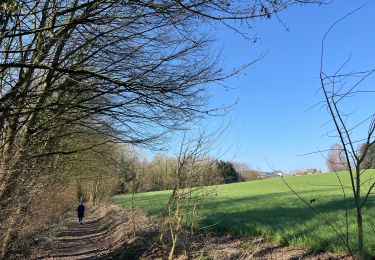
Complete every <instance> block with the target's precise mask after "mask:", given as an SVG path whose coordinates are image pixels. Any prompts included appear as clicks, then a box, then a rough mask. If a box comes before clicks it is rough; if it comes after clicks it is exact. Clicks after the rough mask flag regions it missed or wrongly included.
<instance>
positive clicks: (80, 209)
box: [77, 205, 85, 218]
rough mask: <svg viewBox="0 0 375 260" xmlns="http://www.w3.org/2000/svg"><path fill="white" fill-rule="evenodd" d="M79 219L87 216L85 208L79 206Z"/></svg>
mask: <svg viewBox="0 0 375 260" xmlns="http://www.w3.org/2000/svg"><path fill="white" fill-rule="evenodd" d="M77 212H78V217H79V218H83V217H84V216H85V206H83V205H79V206H78V208H77Z"/></svg>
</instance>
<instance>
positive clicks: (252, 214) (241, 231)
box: [199, 194, 375, 252]
mask: <svg viewBox="0 0 375 260" xmlns="http://www.w3.org/2000/svg"><path fill="white" fill-rule="evenodd" d="M280 195H281V194H274V195H265V196H262V195H258V196H249V197H243V198H241V199H238V200H236V201H232V200H223V199H221V200H220V201H216V202H212V203H205V205H204V211H205V212H204V214H202V215H203V216H202V219H201V220H200V223H199V226H200V227H201V228H204V229H207V230H210V231H213V232H219V233H231V234H233V235H265V236H266V237H268V238H270V239H272V240H276V241H277V242H279V243H281V244H283V245H298V246H307V247H310V248H312V249H313V250H317V251H320V250H323V251H332V250H335V249H336V250H337V249H344V250H345V245H344V242H343V236H345V232H346V228H345V227H346V226H345V225H346V224H345V223H346V222H345V202H344V201H343V200H342V198H340V196H334V197H333V196H331V197H329V198H328V199H327V200H325V201H324V202H319V203H316V202H315V204H314V202H312V206H314V207H316V209H317V210H319V212H321V213H322V216H320V215H318V214H317V213H315V212H314V211H313V210H312V209H310V208H309V207H308V206H307V205H306V204H304V203H303V202H302V201H301V200H299V199H298V198H295V199H294V198H290V199H291V200H293V203H290V201H289V203H288V205H286V206H285V205H283V204H278V205H277V203H275V204H271V203H270V202H272V201H274V200H276V201H277V200H278V198H280ZM262 200H263V201H265V204H264V206H263V207H262V206H260V205H259V201H262ZM254 201H256V203H258V204H257V206H256V207H253V208H251V207H250V206H249V208H251V209H249V208H247V209H246V208H243V209H241V208H240V207H239V208H238V209H237V210H236V209H235V208H234V209H233V208H231V206H232V205H233V204H234V203H236V204H237V205H239V204H241V203H243V204H244V205H245V204H246V203H248V204H249V205H251V203H254ZM267 203H268V204H267ZM308 203H310V201H308ZM276 205H277V206H276ZM347 209H348V213H349V218H348V219H349V220H348V221H349V237H350V242H351V243H352V245H355V239H356V233H355V232H356V224H355V204H354V201H353V200H348V201H347ZM374 209H375V207H374V203H370V204H369V205H368V206H367V209H366V211H365V213H364V218H374V217H375V210H374ZM330 224H331V225H334V226H335V228H336V229H337V230H338V231H339V232H340V233H341V234H340V235H339V234H337V233H336V232H335V231H334V230H333V228H332V227H331V226H330ZM367 224H368V225H366V227H365V233H366V240H367V245H366V249H367V251H368V252H371V251H373V250H374V248H375V241H374V239H373V236H374V234H373V232H372V230H371V228H370V225H369V223H367Z"/></svg>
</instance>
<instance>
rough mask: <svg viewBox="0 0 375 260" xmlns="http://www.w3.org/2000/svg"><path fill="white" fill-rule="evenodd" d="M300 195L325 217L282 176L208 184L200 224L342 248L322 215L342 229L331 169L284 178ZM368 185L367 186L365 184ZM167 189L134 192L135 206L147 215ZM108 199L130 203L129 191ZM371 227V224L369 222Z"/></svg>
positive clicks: (371, 216) (369, 212)
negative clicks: (329, 171) (224, 183)
mask: <svg viewBox="0 0 375 260" xmlns="http://www.w3.org/2000/svg"><path fill="white" fill-rule="evenodd" d="M339 175H340V176H341V177H342V178H343V179H344V184H345V185H347V186H348V187H347V188H346V194H347V196H349V197H351V196H352V193H351V190H350V182H349V178H347V173H345V172H343V173H340V174H339ZM371 177H375V170H371V171H367V172H366V173H365V174H364V176H363V178H364V180H365V179H368V178H371ZM284 180H285V181H287V182H288V183H289V184H290V186H291V187H292V188H293V189H294V190H295V191H297V192H298V193H299V194H300V195H301V196H302V197H303V198H304V199H306V200H308V201H310V200H312V199H316V200H315V201H314V202H313V203H312V205H313V206H314V207H316V208H317V209H318V210H320V211H322V212H323V215H324V218H322V217H320V216H319V215H317V214H316V213H314V212H313V211H312V210H311V209H310V208H309V207H307V206H306V205H305V204H304V203H303V202H302V201H301V200H300V199H298V198H297V197H296V196H295V195H294V194H293V193H292V192H291V191H290V189H288V187H287V186H286V185H285V184H284V183H283V181H282V180H281V179H267V180H260V181H252V182H242V183H234V184H226V185H218V186H214V187H209V189H212V193H211V195H210V196H209V197H208V198H206V199H205V200H204V201H203V202H202V205H201V211H200V215H199V226H200V227H201V228H203V227H207V226H210V228H211V230H213V231H217V232H230V233H232V234H241V235H243V234H244V235H259V234H264V235H266V236H267V237H268V238H270V239H272V240H275V241H277V242H279V243H282V244H290V245H297V246H307V247H309V248H312V249H315V250H330V251H342V250H344V247H343V246H342V244H341V243H340V240H339V238H338V237H337V235H336V234H335V232H333V230H332V228H331V227H329V226H328V225H327V224H325V222H324V219H327V220H328V221H329V222H330V223H332V224H334V225H335V226H337V227H338V229H340V230H341V231H343V230H345V229H344V226H345V203H344V201H343V192H342V190H341V187H339V186H337V185H338V181H337V177H336V175H335V174H319V175H308V176H298V177H297V176H296V177H286V178H284ZM366 187H368V185H366ZM169 194H170V192H169V191H161V192H147V193H142V194H137V195H136V197H135V201H136V202H135V203H136V206H137V207H139V208H141V209H143V210H145V211H146V212H147V213H148V214H157V213H158V212H160V211H161V210H162V209H163V207H164V206H165V204H166V202H167V199H168V195H169ZM113 200H114V201H115V202H116V203H118V204H120V205H122V206H124V207H129V206H130V196H129V195H118V196H115V197H114V198H113ZM347 207H348V209H349V232H350V233H351V236H352V237H353V238H355V231H356V224H355V209H354V202H353V201H352V200H350V201H348V205H347ZM363 218H364V221H365V223H366V225H365V235H366V241H367V244H366V249H367V252H369V253H373V252H375V230H373V229H372V227H371V225H370V224H369V220H371V221H372V222H373V223H374V224H375V200H374V198H371V200H370V201H369V202H368V204H367V205H366V207H365V208H364V217H363ZM374 228H375V227H374Z"/></svg>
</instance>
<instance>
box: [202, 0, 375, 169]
mask: <svg viewBox="0 0 375 260" xmlns="http://www.w3.org/2000/svg"><path fill="white" fill-rule="evenodd" d="M364 3H366V4H367V5H366V6H365V7H363V8H362V9H361V10H360V11H358V12H357V13H355V14H353V15H351V16H350V17H348V18H347V19H345V20H344V21H343V22H341V23H340V24H338V25H337V27H335V30H334V31H333V32H332V33H331V34H330V35H329V38H328V39H327V44H326V56H325V61H326V62H325V66H326V68H327V71H329V72H332V71H334V70H335V69H336V68H338V67H339V66H340V65H341V64H342V63H343V62H344V61H345V59H346V58H347V56H348V55H349V53H351V62H350V64H349V66H348V71H351V70H361V69H368V68H369V67H371V66H374V67H375V52H374V46H375V36H374V28H375V18H374V14H375V1H344V0H340V1H339V0H336V1H333V3H332V4H329V5H324V6H302V7H294V8H291V9H289V10H287V11H284V12H283V13H281V14H280V18H281V19H282V21H283V23H285V24H286V26H287V27H288V28H289V30H286V29H285V27H284V26H283V25H282V24H281V23H280V22H279V21H278V20H277V19H275V18H273V19H270V20H268V19H263V20H258V21H256V22H254V23H253V28H252V29H251V30H249V31H247V32H248V33H249V35H256V36H257V37H259V38H260V39H259V40H258V41H257V43H256V44H255V45H254V44H252V43H250V42H249V41H247V40H245V39H243V38H242V37H241V36H240V35H238V34H236V33H235V32H233V31H230V30H227V29H224V28H220V29H218V30H217V32H216V37H217V39H218V42H217V46H218V48H221V47H223V63H224V64H225V67H227V68H228V69H229V68H231V67H234V66H238V65H240V64H243V63H246V62H248V61H250V60H252V59H254V58H256V57H257V56H258V55H260V54H262V53H265V52H267V55H266V57H265V58H264V59H262V60H261V61H259V62H257V63H256V64H254V65H252V66H251V67H249V68H248V69H246V71H244V73H243V74H241V75H240V76H238V77H236V78H232V79H230V80H227V81H226V85H227V86H229V87H231V88H233V89H230V90H228V91H227V90H223V89H220V88H211V92H210V95H211V96H212V99H211V104H212V105H214V106H219V105H223V104H224V105H225V104H231V103H233V102H235V101H236V100H238V104H237V105H236V106H235V107H234V108H233V109H232V111H231V112H230V113H229V114H228V115H227V116H226V119H225V121H226V122H230V127H229V129H228V130H227V134H226V138H225V140H223V141H222V142H221V143H220V146H221V147H222V148H223V150H225V148H228V147H229V148H228V149H229V151H227V152H226V153H225V155H224V156H223V158H224V159H228V160H234V161H240V162H244V163H247V164H249V165H250V166H252V167H253V168H259V169H262V170H265V171H268V170H270V168H269V167H268V164H267V161H269V162H271V163H272V164H273V165H274V167H275V168H277V169H281V170H284V171H292V170H295V169H303V168H310V167H315V168H318V169H321V170H325V160H324V158H323V157H322V156H321V155H320V154H315V155H309V156H297V155H299V154H304V153H309V152H314V151H317V150H318V149H327V148H329V147H330V146H331V145H332V144H333V143H335V142H337V139H335V138H329V137H327V136H326V135H325V134H326V133H327V132H328V131H329V130H331V129H332V125H331V124H329V125H325V123H326V122H327V120H329V117H328V114H327V111H326V110H324V109H322V110H318V109H313V110H310V111H308V112H306V113H304V112H305V111H306V109H308V108H309V107H311V106H313V105H314V104H316V103H318V102H319V101H321V100H322V98H323V96H322V93H321V91H320V90H319V87H320V82H319V78H318V77H319V69H320V44H321V39H322V37H323V35H324V33H325V31H326V30H327V29H328V28H329V27H330V26H331V25H332V24H333V23H334V22H335V21H336V20H337V19H339V18H340V17H342V16H343V15H345V14H347V13H349V12H350V11H353V10H354V9H356V8H358V7H360V6H361V5H362V4H364ZM373 82H374V81H373ZM364 84H368V87H369V88H371V85H370V84H371V79H370V80H369V81H367V82H365V83H364ZM371 99H373V97H372V96H371V97H370V95H368V96H366V97H361V98H360V99H359V98H357V100H356V99H355V98H354V99H353V100H351V101H349V102H347V103H346V104H345V103H344V105H346V107H347V109H348V111H349V110H350V109H357V110H356V113H354V114H353V115H352V116H351V117H350V120H351V121H350V122H352V124H355V123H356V122H358V121H359V120H361V119H362V118H363V117H364V116H365V114H364V113H365V112H368V110H369V109H371V108H373V105H372V103H371ZM356 101H357V103H355V102H356ZM365 101H366V102H365ZM349 112H352V111H351V110H350V111H349ZM222 122H223V119H222V118H214V119H210V120H209V124H210V125H211V126H212V127H213V128H214V126H215V125H219V124H222ZM206 123H207V122H206ZM354 134H356V133H354Z"/></svg>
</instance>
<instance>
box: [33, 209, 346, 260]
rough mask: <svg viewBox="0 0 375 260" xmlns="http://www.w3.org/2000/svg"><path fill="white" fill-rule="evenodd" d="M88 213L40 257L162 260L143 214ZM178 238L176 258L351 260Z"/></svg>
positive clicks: (226, 239) (217, 239)
mask: <svg viewBox="0 0 375 260" xmlns="http://www.w3.org/2000/svg"><path fill="white" fill-rule="evenodd" d="M87 215H88V217H87V218H85V219H84V224H83V225H79V224H78V223H76V222H77V220H76V218H75V216H70V217H69V222H70V223H69V224H68V225H67V226H66V228H65V229H64V230H62V231H60V232H58V233H57V234H56V233H55V234H54V238H53V239H52V240H53V241H54V242H53V243H50V245H49V248H48V249H47V250H46V249H45V251H44V252H43V253H42V254H39V257H36V258H37V259H161V255H162V250H161V249H162V247H161V246H160V243H158V237H159V236H158V232H157V231H156V230H157V228H156V227H157V225H156V224H155V222H152V221H151V220H150V219H149V218H147V217H146V216H145V215H144V214H143V213H141V212H130V211H124V210H122V209H120V208H118V207H115V206H111V207H109V208H106V209H100V210H97V212H95V214H93V213H92V212H91V214H90V212H88V214H87ZM133 219H135V220H136V221H133ZM134 227H135V234H134ZM167 234H168V233H167V232H166V233H165V235H166V236H167ZM179 241H180V243H179V244H178V246H177V251H176V257H175V259H202V260H203V259H215V260H219V259H223V260H224V259H280V260H282V259H350V257H348V256H344V255H338V254H333V253H314V252H311V251H309V250H307V249H303V248H296V247H285V246H279V245H276V244H273V243H270V242H267V241H266V240H265V239H263V238H260V237H257V238H250V237H232V236H229V235H224V236H223V235H213V234H201V235H196V236H194V237H193V238H192V237H191V236H189V235H188V234H181V235H180V239H179Z"/></svg>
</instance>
